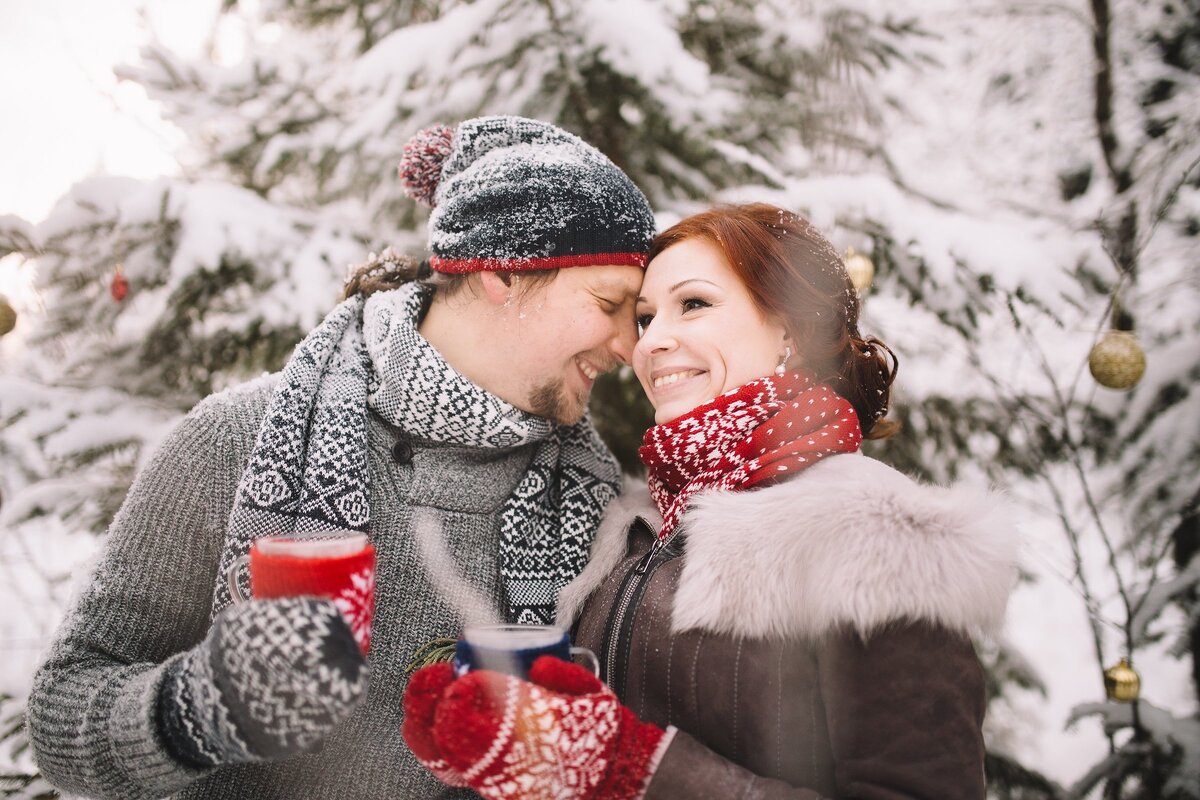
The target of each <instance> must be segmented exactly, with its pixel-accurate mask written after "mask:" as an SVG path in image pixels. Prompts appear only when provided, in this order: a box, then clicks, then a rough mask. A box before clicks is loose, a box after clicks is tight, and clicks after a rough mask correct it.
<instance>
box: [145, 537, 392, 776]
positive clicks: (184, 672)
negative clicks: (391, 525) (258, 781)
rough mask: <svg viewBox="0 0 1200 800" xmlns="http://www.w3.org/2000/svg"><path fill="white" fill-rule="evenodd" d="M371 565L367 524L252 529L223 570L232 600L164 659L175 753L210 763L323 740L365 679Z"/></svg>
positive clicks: (166, 727)
mask: <svg viewBox="0 0 1200 800" xmlns="http://www.w3.org/2000/svg"><path fill="white" fill-rule="evenodd" d="M247 564H248V566H249V573H250V581H249V583H250V587H251V593H250V597H247V596H246V594H245V593H244V592H243V591H242V589H241V586H240V584H239V581H238V578H239V574H240V572H241V569H242V567H243V566H244V565H247ZM374 575H375V554H374V549H373V548H372V547H371V545H370V543H369V542H368V541H367V537H366V535H365V534H357V533H342V532H338V533H311V534H297V535H292V536H274V537H266V538H264V539H260V540H258V541H256V542H255V543H254V545H253V546H252V548H251V551H250V555H249V556H248V557H246V558H245V559H243V560H239V561H238V562H236V563H235V564H234V566H233V568H232V569H231V570H230V571H229V574H228V576H227V578H228V580H229V581H230V588H231V590H232V595H233V597H234V603H233V604H231V605H230V606H228V607H227V608H225V609H223V610H222V611H221V612H220V613H219V614H217V616H216V618H215V619H214V620H213V624H212V627H211V628H210V629H209V632H208V635H207V636H206V637H205V639H204V641H202V642H201V643H200V644H198V645H196V647H194V648H192V649H191V650H189V651H187V652H186V653H184V654H182V655H181V656H180V657H178V658H176V659H175V660H173V661H171V662H169V663H168V667H167V671H166V674H165V675H164V678H163V681H162V683H161V684H160V687H159V694H158V725H159V729H160V731H161V732H162V735H163V737H164V739H165V741H166V742H167V744H168V747H169V748H170V749H171V750H172V751H173V752H174V754H175V755H176V756H177V757H178V758H179V759H180V760H181V761H183V762H185V763H187V764H190V765H192V766H198V767H206V766H217V765H221V764H234V763H245V762H253V761H264V760H274V759H279V758H286V757H289V756H292V755H296V754H299V753H304V752H308V751H311V750H313V749H315V748H317V747H318V746H319V745H320V744H321V742H322V741H323V740H324V738H325V736H326V735H327V734H328V733H329V732H330V731H331V730H332V729H333V728H334V727H335V726H336V725H338V724H339V723H340V722H341V721H342V720H344V719H345V718H346V717H348V716H349V715H350V713H351V712H352V711H353V710H354V708H355V706H357V704H358V702H359V701H360V700H361V698H362V696H363V694H364V693H365V690H366V685H367V668H366V662H365V655H366V652H367V649H368V646H369V643H370V631H371V618H372V614H373V611H374Z"/></svg>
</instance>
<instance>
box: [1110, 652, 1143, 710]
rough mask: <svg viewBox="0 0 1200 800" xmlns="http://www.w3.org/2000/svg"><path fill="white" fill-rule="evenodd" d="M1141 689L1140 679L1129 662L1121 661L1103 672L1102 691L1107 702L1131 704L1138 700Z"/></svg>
mask: <svg viewBox="0 0 1200 800" xmlns="http://www.w3.org/2000/svg"><path fill="white" fill-rule="evenodd" d="M1141 688H1142V679H1141V678H1139V677H1138V674H1137V672H1135V671H1134V669H1133V667H1131V666H1129V662H1128V661H1126V660H1125V659H1123V658H1122V659H1121V660H1120V662H1118V663H1117V665H1116V666H1115V667H1109V668H1108V669H1106V670H1104V691H1105V693H1106V694H1107V695H1108V699H1109V700H1116V701H1117V702H1118V703H1132V702H1133V701H1134V700H1137V698H1138V691H1139V690H1140V689H1141Z"/></svg>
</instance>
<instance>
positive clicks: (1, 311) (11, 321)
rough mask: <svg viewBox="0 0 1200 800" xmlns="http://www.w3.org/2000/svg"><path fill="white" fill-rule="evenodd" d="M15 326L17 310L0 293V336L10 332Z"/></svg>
mask: <svg viewBox="0 0 1200 800" xmlns="http://www.w3.org/2000/svg"><path fill="white" fill-rule="evenodd" d="M15 327H17V310H16V309H15V308H13V307H12V305H10V304H9V302H8V298H7V297H4V296H3V295H0V336H6V335H7V334H10V333H12V329H13V328H15Z"/></svg>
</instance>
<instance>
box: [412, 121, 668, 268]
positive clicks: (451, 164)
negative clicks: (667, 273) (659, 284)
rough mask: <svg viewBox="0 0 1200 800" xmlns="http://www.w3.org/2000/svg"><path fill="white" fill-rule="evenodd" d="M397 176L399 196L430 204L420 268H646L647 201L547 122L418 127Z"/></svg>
mask: <svg viewBox="0 0 1200 800" xmlns="http://www.w3.org/2000/svg"><path fill="white" fill-rule="evenodd" d="M399 171H400V179H401V181H402V182H403V183H404V187H405V190H406V192H407V193H408V195H409V196H410V197H412V198H414V199H416V200H419V201H421V202H423V203H427V204H429V205H432V206H433V213H432V214H431V215H430V217H429V249H430V251H431V256H430V259H429V263H430V266H432V267H433V269H435V270H438V271H439V272H452V273H463V272H481V271H485V270H486V271H492V272H498V271H522V270H538V269H558V268H560V267H583V266H595V265H600V264H624V265H632V266H638V267H644V266H645V265H646V251H647V250H648V249H649V246H650V240H651V239H652V238H653V237H654V218H653V216H652V215H651V213H650V204H649V202H647V200H646V196H645V195H643V194H642V193H641V191H639V190H638V188H637V187H636V186H634V185H633V182H632V181H631V180H629V178H628V176H626V175H625V173H624V172H622V171H621V170H620V169H618V168H617V166H616V165H615V164H613V163H612V162H611V161H609V160H608V158H606V157H605V156H604V154H602V153H601V152H600V151H599V150H597V149H596V148H594V147H592V146H591V145H589V144H587V143H586V142H584V141H583V140H582V139H580V138H579V137H577V136H574V135H572V134H570V133H567V132H566V131H564V130H562V129H561V128H558V127H555V126H554V125H551V124H549V123H546V122H539V121H537V120H532V119H525V118H523V117H478V118H476V119H469V120H467V121H465V122H462V123H460V124H459V125H458V126H457V127H456V128H448V127H446V126H444V125H438V126H434V127H432V128H427V129H425V130H423V131H421V132H420V133H418V134H416V135H415V136H413V138H412V139H410V140H409V142H408V143H407V144H406V145H405V146H404V155H403V158H402V160H401V162H400V170H399Z"/></svg>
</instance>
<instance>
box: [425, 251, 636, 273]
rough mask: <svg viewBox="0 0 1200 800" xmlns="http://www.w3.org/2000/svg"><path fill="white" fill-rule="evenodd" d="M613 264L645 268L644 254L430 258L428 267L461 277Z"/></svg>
mask: <svg viewBox="0 0 1200 800" xmlns="http://www.w3.org/2000/svg"><path fill="white" fill-rule="evenodd" d="M610 264H614V265H617V266H627V267H645V266H646V254H645V253H584V254H581V255H572V256H548V257H546V258H440V257H439V256H430V258H429V266H430V267H432V268H433V269H435V270H437V271H438V272H449V273H453V274H463V273H467V272H532V271H535V270H543V269H564V268H566V267H599V266H606V265H610Z"/></svg>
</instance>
